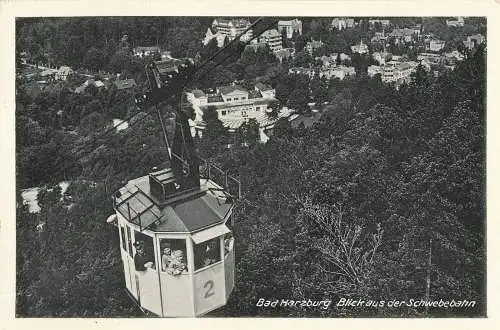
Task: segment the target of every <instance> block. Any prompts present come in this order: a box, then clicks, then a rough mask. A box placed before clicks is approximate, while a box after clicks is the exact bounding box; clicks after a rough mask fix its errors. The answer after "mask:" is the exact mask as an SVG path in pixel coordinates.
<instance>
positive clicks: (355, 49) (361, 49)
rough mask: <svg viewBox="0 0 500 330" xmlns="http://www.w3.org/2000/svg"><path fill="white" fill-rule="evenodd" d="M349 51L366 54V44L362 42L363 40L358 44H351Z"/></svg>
mask: <svg viewBox="0 0 500 330" xmlns="http://www.w3.org/2000/svg"><path fill="white" fill-rule="evenodd" d="M351 51H352V52H353V53H358V54H367V53H368V52H369V50H368V45H367V44H365V43H363V40H361V42H360V43H359V44H358V45H354V46H351Z"/></svg>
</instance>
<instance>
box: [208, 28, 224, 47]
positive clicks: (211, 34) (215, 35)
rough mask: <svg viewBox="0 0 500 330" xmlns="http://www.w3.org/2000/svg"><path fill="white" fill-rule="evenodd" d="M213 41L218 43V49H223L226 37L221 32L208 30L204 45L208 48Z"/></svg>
mask: <svg viewBox="0 0 500 330" xmlns="http://www.w3.org/2000/svg"><path fill="white" fill-rule="evenodd" d="M212 39H215V41H216V42H217V47H219V48H221V47H222V46H224V41H225V40H226V35H225V34H222V33H221V32H213V31H212V29H210V28H208V29H207V32H206V33H205V38H204V39H203V45H204V46H206V45H208V43H209V42H210V41H212Z"/></svg>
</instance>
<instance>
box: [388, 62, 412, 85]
mask: <svg viewBox="0 0 500 330" xmlns="http://www.w3.org/2000/svg"><path fill="white" fill-rule="evenodd" d="M417 66H418V63H417V62H414V61H408V62H395V61H390V62H387V64H386V65H384V66H383V69H382V81H383V82H394V83H396V84H401V83H403V82H410V79H411V74H412V73H413V72H415V71H416V69H417Z"/></svg>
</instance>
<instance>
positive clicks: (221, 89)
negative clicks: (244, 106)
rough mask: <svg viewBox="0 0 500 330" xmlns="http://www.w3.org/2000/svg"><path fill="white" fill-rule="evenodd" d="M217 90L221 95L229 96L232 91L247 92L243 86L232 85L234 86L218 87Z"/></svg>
mask: <svg viewBox="0 0 500 330" xmlns="http://www.w3.org/2000/svg"><path fill="white" fill-rule="evenodd" d="M218 90H219V92H220V93H221V94H229V93H232V92H234V91H240V92H248V91H247V89H246V88H245V87H243V86H240V85H234V86H221V87H218Z"/></svg>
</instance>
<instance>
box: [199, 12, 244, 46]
mask: <svg viewBox="0 0 500 330" xmlns="http://www.w3.org/2000/svg"><path fill="white" fill-rule="evenodd" d="M250 25H251V24H250V22H249V21H248V20H246V19H224V18H219V19H214V21H213V22H212V28H211V29H210V28H209V29H207V32H206V34H205V38H204V39H203V44H204V45H207V44H208V43H209V42H210V40H212V39H214V38H216V40H217V45H218V46H219V47H222V46H223V45H224V40H225V39H226V37H227V38H228V40H229V41H231V40H233V39H235V38H236V37H238V36H240V35H241V37H240V40H241V41H243V42H246V41H248V40H250V39H251V38H252V30H251V29H250V30H248V31H247V32H245V30H246V29H248V28H249V27H250ZM244 32H245V33H244ZM243 33H244V34H243Z"/></svg>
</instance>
